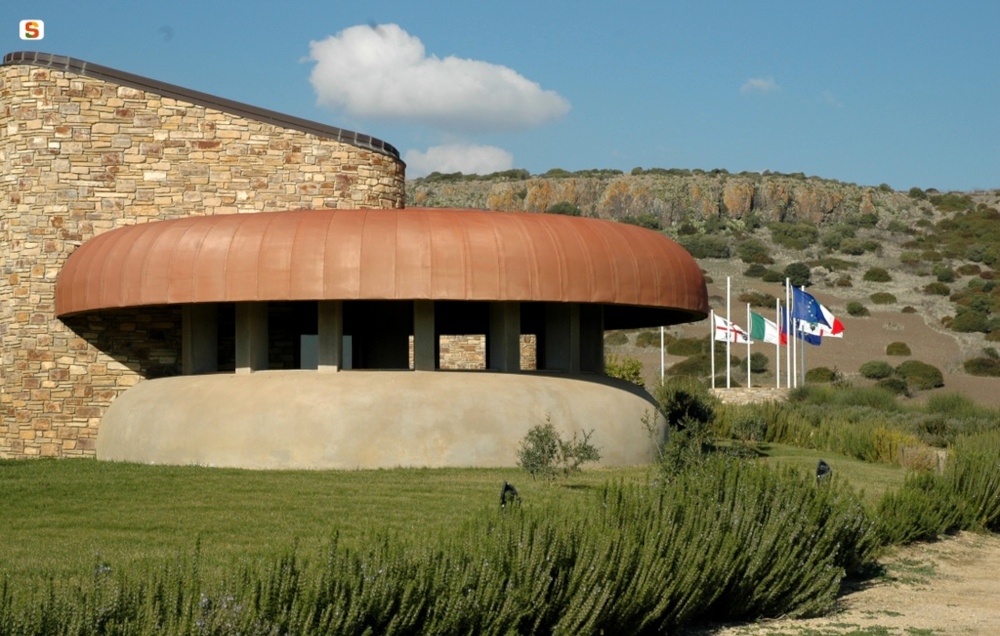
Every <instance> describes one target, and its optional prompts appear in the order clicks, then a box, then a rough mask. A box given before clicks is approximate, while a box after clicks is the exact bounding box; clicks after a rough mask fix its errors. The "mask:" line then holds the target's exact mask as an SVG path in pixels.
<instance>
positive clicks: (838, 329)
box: [799, 305, 844, 338]
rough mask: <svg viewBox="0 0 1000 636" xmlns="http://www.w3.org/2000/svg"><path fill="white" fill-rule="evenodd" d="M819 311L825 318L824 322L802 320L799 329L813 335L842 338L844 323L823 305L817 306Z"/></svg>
mask: <svg viewBox="0 0 1000 636" xmlns="http://www.w3.org/2000/svg"><path fill="white" fill-rule="evenodd" d="M819 309H820V313H821V314H822V315H823V318H824V319H826V324H823V323H820V322H815V323H807V322H803V323H801V324H800V325H799V327H800V329H802V331H804V332H805V333H807V334H810V335H813V336H826V337H829V338H843V337H844V324H843V323H842V322H840V321H839V320H837V318H836V317H835V316H834V315H833V314H832V313H831V312H830V310H829V309H827V308H826V307H824V306H823V305H820V306H819Z"/></svg>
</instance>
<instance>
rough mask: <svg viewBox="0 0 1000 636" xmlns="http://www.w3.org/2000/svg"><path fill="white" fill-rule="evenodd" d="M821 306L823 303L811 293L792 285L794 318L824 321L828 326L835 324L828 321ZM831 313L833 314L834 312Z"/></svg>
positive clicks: (816, 321) (811, 321)
mask: <svg viewBox="0 0 1000 636" xmlns="http://www.w3.org/2000/svg"><path fill="white" fill-rule="evenodd" d="M820 307H822V305H820V304H819V301H818V300H816V299H815V298H813V297H812V295H811V294H807V293H806V292H804V291H802V290H801V289H798V288H797V287H792V318H795V319H797V320H802V321H805V322H809V323H813V322H815V323H823V324H824V325H826V326H827V327H832V326H833V325H831V324H830V323H828V322H827V321H826V317H825V316H824V315H823V311H822V310H821V309H820ZM830 315H831V317H832V316H833V314H830Z"/></svg>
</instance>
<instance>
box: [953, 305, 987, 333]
mask: <svg viewBox="0 0 1000 636" xmlns="http://www.w3.org/2000/svg"><path fill="white" fill-rule="evenodd" d="M988 320H989V317H988V316H987V315H986V314H984V313H982V312H979V311H973V310H971V309H967V310H965V311H960V312H959V313H958V315H957V316H955V319H954V320H952V321H951V325H950V327H951V330H952V331H957V332H959V333H977V332H978V333H988V332H989V328H988V323H987V321H988Z"/></svg>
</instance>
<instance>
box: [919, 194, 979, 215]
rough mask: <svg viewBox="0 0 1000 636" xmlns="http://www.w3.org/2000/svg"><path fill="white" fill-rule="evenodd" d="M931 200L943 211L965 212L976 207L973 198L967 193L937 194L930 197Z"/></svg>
mask: <svg viewBox="0 0 1000 636" xmlns="http://www.w3.org/2000/svg"><path fill="white" fill-rule="evenodd" d="M930 202H931V204H932V205H933V206H934V207H936V208H937V209H939V210H941V211H942V212H964V211H966V210H971V209H972V208H973V207H975V203H974V202H973V200H972V198H971V197H969V196H968V195H966V194H952V193H948V194H936V195H933V196H931V197H930Z"/></svg>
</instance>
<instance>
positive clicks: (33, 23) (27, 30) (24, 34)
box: [20, 20, 45, 40]
mask: <svg viewBox="0 0 1000 636" xmlns="http://www.w3.org/2000/svg"><path fill="white" fill-rule="evenodd" d="M20 35H21V39H22V40H41V39H42V38H44V37H45V23H44V22H42V21H41V20H21V32H20Z"/></svg>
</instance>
